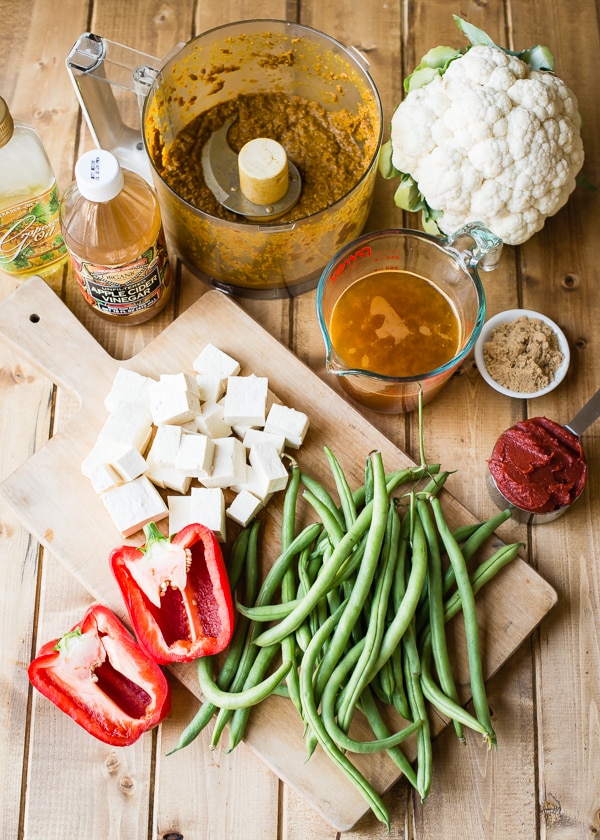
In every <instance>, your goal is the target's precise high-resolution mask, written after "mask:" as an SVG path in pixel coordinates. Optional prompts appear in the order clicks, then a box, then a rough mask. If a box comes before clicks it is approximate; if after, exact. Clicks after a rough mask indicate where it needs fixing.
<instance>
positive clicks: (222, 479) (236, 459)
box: [199, 437, 246, 487]
mask: <svg viewBox="0 0 600 840" xmlns="http://www.w3.org/2000/svg"><path fill="white" fill-rule="evenodd" d="M214 445H215V449H214V456H213V464H212V470H211V472H210V475H209V476H204V477H200V478H199V481H200V483H201V484H202V485H203V486H204V487H231V486H232V485H234V484H242V483H243V482H244V481H245V479H246V448H245V446H244V444H243V443H242V442H241V440H238V438H236V437H226V438H216V439H215V441H214Z"/></svg>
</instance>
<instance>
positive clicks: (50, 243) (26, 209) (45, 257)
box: [0, 183, 68, 275]
mask: <svg viewBox="0 0 600 840" xmlns="http://www.w3.org/2000/svg"><path fill="white" fill-rule="evenodd" d="M59 214H60V205H59V200H58V189H57V186H56V183H55V184H54V185H53V186H52V187H51V188H50V189H49V190H48V191H47V192H45V193H43V194H42V195H37V196H34V197H31V198H29V199H27V200H26V201H22V202H20V203H19V204H13V205H12V206H11V207H7V208H6V209H4V210H0V269H2V270H3V271H6V272H7V273H9V274H14V275H29V274H36V273H38V274H40V273H42V272H47V270H48V269H49V267H50V266H52V267H56V263H60V262H63V261H64V260H65V259H66V258H67V256H68V254H67V247H66V245H65V243H64V240H63V238H62V234H61V230H60V216H59Z"/></svg>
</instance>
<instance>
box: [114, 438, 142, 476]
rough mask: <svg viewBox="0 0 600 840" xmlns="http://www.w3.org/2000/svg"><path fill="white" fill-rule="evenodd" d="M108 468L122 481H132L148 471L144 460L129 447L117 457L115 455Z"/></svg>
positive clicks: (140, 454)
mask: <svg viewBox="0 0 600 840" xmlns="http://www.w3.org/2000/svg"><path fill="white" fill-rule="evenodd" d="M110 466H111V467H112V468H113V469H114V470H115V471H116V472H117V474H118V475H119V476H120V478H121V479H122V480H123V481H133V479H134V478H138V477H139V476H140V475H143V474H144V473H145V472H146V470H147V469H148V464H147V462H146V459H145V458H144V456H143V455H142V453H141V452H140V451H139V449H135V448H134V447H133V446H129V447H127V448H126V449H124V450H123V452H121V453H120V454H118V455H115V456H114V457H113V458H112V459H111V461H110Z"/></svg>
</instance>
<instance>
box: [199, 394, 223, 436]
mask: <svg viewBox="0 0 600 840" xmlns="http://www.w3.org/2000/svg"><path fill="white" fill-rule="evenodd" d="M195 421H196V427H197V429H198V431H199V432H201V433H202V434H203V435H208V437H210V438H224V437H229V435H230V434H231V426H230V425H229V423H226V422H225V420H224V419H223V406H222V405H221V404H220V403H217V402H205V403H204V404H203V406H202V409H201V411H200V412H199V414H197V415H196V417H195Z"/></svg>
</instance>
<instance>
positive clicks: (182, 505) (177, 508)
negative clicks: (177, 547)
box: [167, 495, 193, 536]
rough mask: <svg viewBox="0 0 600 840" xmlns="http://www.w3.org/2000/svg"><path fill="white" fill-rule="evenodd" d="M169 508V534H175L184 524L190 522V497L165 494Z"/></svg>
mask: <svg viewBox="0 0 600 840" xmlns="http://www.w3.org/2000/svg"><path fill="white" fill-rule="evenodd" d="M167 507H168V508H169V536H172V535H173V534H177V533H178V532H179V531H181V529H182V528H185V526H186V525H191V524H192V521H193V520H192V497H191V496H189V495H188V496H167Z"/></svg>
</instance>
